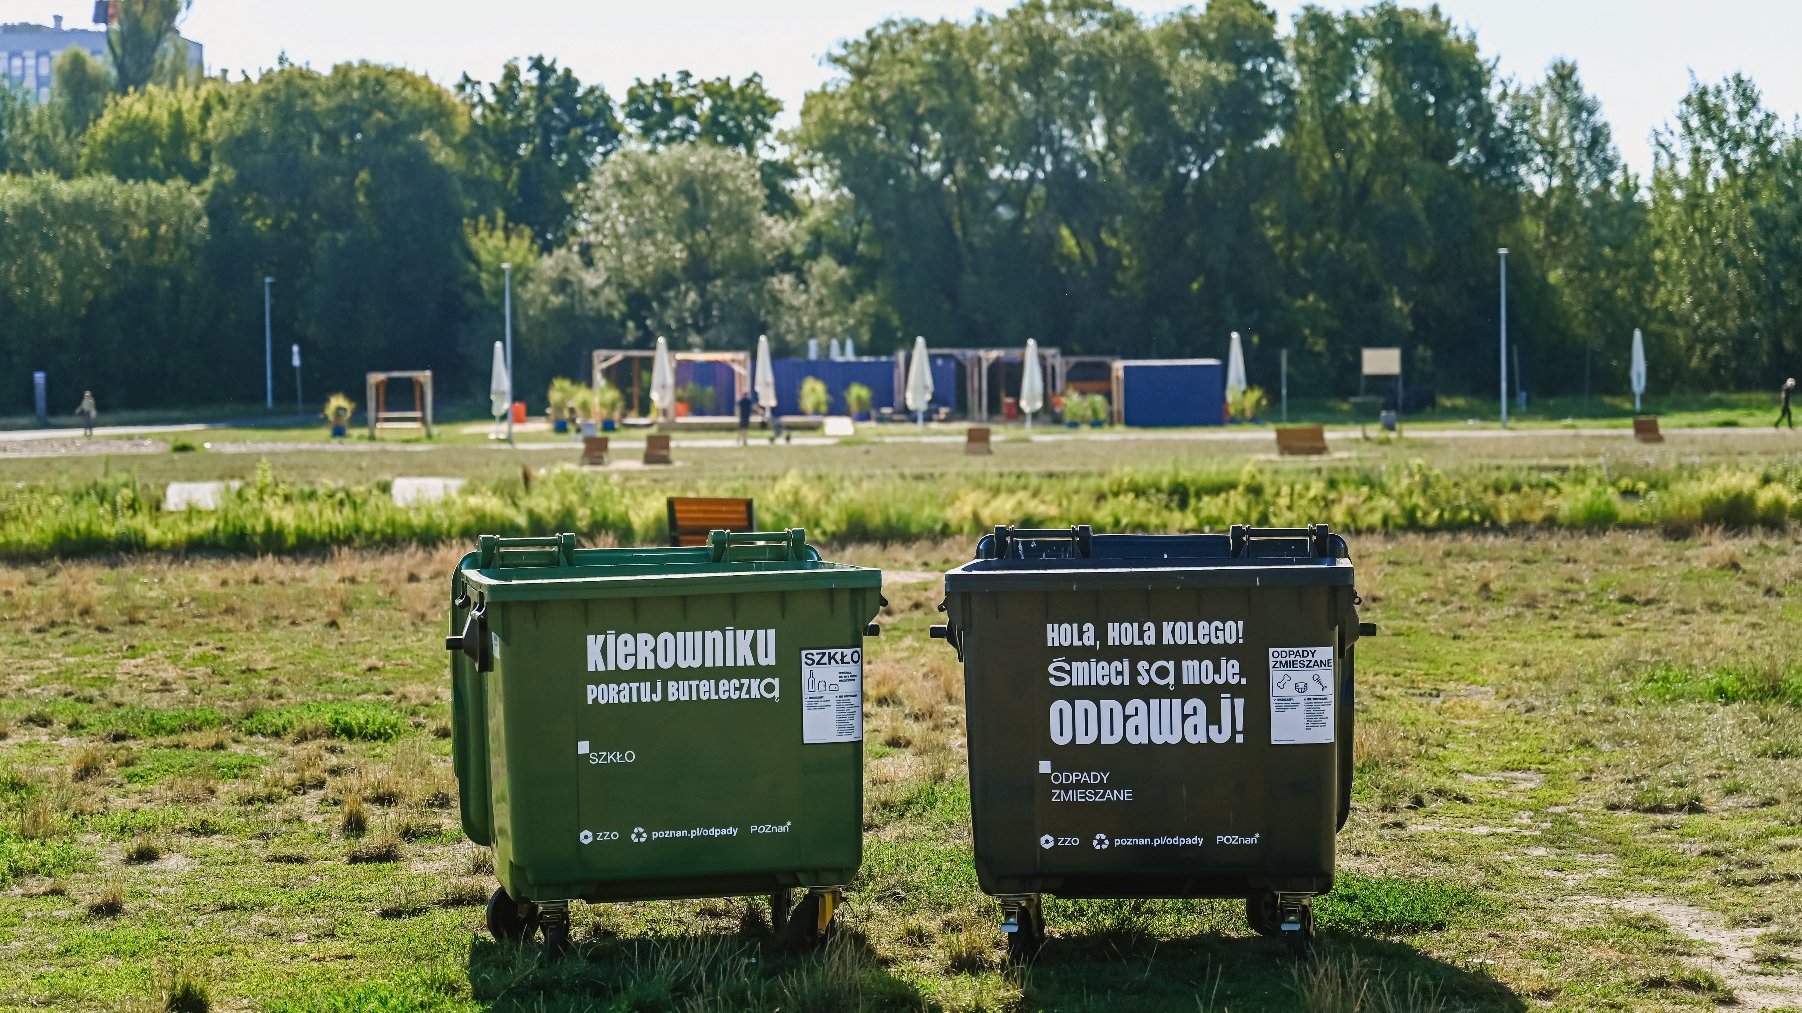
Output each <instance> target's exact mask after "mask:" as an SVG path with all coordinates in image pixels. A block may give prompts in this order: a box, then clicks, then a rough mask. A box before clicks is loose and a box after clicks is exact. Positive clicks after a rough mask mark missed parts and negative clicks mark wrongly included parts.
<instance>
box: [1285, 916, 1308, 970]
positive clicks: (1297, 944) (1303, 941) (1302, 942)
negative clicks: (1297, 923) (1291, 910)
mask: <svg viewBox="0 0 1802 1013" xmlns="http://www.w3.org/2000/svg"><path fill="white" fill-rule="evenodd" d="M1283 942H1284V943H1286V944H1288V946H1289V952H1290V954H1291V955H1293V956H1294V957H1295V959H1296V960H1309V959H1312V958H1313V956H1314V906H1313V905H1312V904H1310V905H1308V906H1306V907H1304V908H1302V909H1301V929H1300V931H1295V932H1284V933H1283Z"/></svg>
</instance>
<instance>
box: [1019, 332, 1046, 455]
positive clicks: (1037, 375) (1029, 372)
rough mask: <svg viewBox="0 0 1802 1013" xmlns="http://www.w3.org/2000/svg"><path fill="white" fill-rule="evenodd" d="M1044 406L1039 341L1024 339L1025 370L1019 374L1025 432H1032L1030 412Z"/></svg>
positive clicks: (1043, 381) (1043, 377)
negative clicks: (1024, 414) (1024, 415)
mask: <svg viewBox="0 0 1802 1013" xmlns="http://www.w3.org/2000/svg"><path fill="white" fill-rule="evenodd" d="M1044 407H1045V374H1044V373H1043V372H1041V370H1040V364H1039V342H1038V339H1037V338H1027V339H1026V370H1025V372H1023V373H1021V374H1020V410H1021V411H1023V412H1025V413H1026V432H1027V434H1028V435H1030V434H1031V433H1032V414H1033V412H1036V411H1038V410H1040V409H1042V408H1044Z"/></svg>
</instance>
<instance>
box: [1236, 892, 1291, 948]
mask: <svg viewBox="0 0 1802 1013" xmlns="http://www.w3.org/2000/svg"><path fill="white" fill-rule="evenodd" d="M1245 920H1246V921H1247V922H1250V923H1251V929H1252V931H1253V932H1256V933H1257V934H1258V935H1260V936H1264V937H1266V938H1268V939H1275V938H1277V937H1278V936H1281V935H1282V934H1283V912H1282V909H1281V908H1280V907H1279V906H1278V905H1277V901H1276V894H1274V893H1269V892H1265V893H1260V894H1255V895H1253V896H1250V897H1247V898H1245Z"/></svg>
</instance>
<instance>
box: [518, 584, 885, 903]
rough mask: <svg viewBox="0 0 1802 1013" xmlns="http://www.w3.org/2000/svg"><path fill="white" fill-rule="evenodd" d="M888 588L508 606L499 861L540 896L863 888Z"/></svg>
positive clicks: (523, 887)
mask: <svg viewBox="0 0 1802 1013" xmlns="http://www.w3.org/2000/svg"><path fill="white" fill-rule="evenodd" d="M876 597H877V595H876V592H875V590H874V589H871V590H867V591H866V590H819V591H785V592H774V593H766V594H757V595H750V594H707V595H693V596H687V597H663V598H638V599H595V600H586V601H580V600H578V601H559V602H537V603H532V602H519V603H506V604H504V605H500V606H491V608H490V617H491V618H490V622H491V625H492V628H493V630H494V636H495V638H496V642H497V650H496V652H495V653H496V659H497V660H496V668H495V672H494V673H493V674H492V677H491V683H490V685H491V689H490V701H491V703H490V710H491V713H490V728H491V730H490V746H491V748H492V749H493V753H494V757H495V766H494V770H493V781H494V784H495V788H496V813H495V818H496V824H497V836H498V837H500V838H502V839H503V841H504V845H503V847H502V850H501V851H500V852H497V866H500V865H502V864H510V865H511V866H513V869H512V871H511V876H512V878H513V879H514V880H515V882H508V877H509V873H503V874H502V879H503V883H505V884H506V885H507V886H508V888H509V890H510V891H511V890H514V889H515V888H516V887H517V890H518V893H517V895H519V896H523V897H526V898H530V899H543V898H550V897H559V896H565V897H573V896H585V895H586V896H589V897H591V898H596V899H599V898H602V897H613V898H623V897H629V896H635V895H636V896H647V897H648V896H677V895H684V894H686V893H688V892H690V891H689V888H688V887H685V886H683V885H682V884H683V883H684V882H688V883H696V884H700V883H706V884H711V885H712V887H719V886H721V885H722V884H733V883H742V884H755V883H757V882H759V881H760V879H759V877H762V876H765V875H766V874H767V876H768V883H769V885H770V886H771V887H773V886H774V885H777V884H788V883H793V882H800V883H814V884H828V883H839V882H843V881H846V880H848V879H849V878H850V877H851V875H852V874H853V873H854V872H855V870H856V868H857V866H858V864H859V863H860V861H861V833H862V829H863V828H862V823H863V794H862V793H863V742H862V699H863V695H862V635H863V628H864V624H865V623H867V622H868V621H869V619H870V618H871V617H872V616H873V615H874V613H875V611H876ZM497 704H498V706H497ZM747 877H748V878H747ZM633 883H638V884H645V886H644V889H643V891H642V893H635V892H634V890H633V888H632V886H631V884H633ZM707 892H710V889H709V888H699V887H697V888H694V889H693V893H695V894H697V895H698V894H704V893H707ZM746 892H749V888H747V889H746Z"/></svg>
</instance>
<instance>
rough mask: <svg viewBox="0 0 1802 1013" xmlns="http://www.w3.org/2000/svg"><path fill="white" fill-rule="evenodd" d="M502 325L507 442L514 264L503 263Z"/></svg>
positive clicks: (509, 431)
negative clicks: (505, 354)
mask: <svg viewBox="0 0 1802 1013" xmlns="http://www.w3.org/2000/svg"><path fill="white" fill-rule="evenodd" d="M501 276H502V280H501V290H502V293H503V295H502V300H503V303H502V310H501V312H502V314H503V315H504V316H505V317H506V322H505V323H504V324H503V325H502V326H503V328H504V331H505V334H506V337H507V442H508V443H512V442H513V265H512V264H510V263H507V264H502V265H501Z"/></svg>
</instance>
